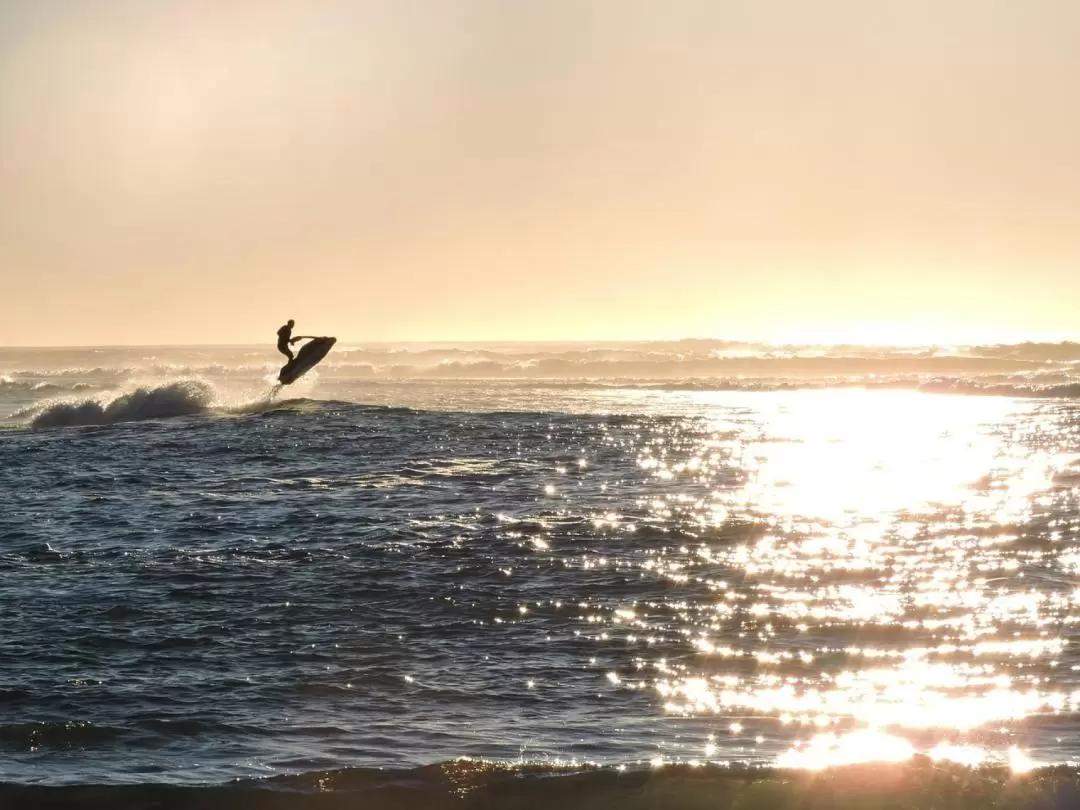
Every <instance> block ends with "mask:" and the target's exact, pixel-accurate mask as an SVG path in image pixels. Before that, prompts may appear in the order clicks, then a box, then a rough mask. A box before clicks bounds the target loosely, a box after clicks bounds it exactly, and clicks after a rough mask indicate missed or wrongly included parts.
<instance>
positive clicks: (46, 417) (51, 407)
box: [20, 380, 216, 427]
mask: <svg viewBox="0 0 1080 810" xmlns="http://www.w3.org/2000/svg"><path fill="white" fill-rule="evenodd" d="M215 399H216V396H215V392H214V388H213V386H211V385H210V384H209V383H206V382H203V381H202V380H178V381H174V382H169V383H165V384H163V385H158V386H145V387H139V388H135V389H133V390H131V391H126V392H124V393H121V394H116V395H114V396H112V397H111V398H88V399H80V400H66V401H61V402H51V403H46V404H45V405H43V406H39V407H38V408H35V409H34V410H33V411H32V413H31V414H26V413H24V414H20V415H26V416H31V419H30V424H31V425H32V426H33V427H71V426H75V425H112V424H116V423H117V422H139V421H143V420H146V419H167V418H170V417H176V416H194V415H197V414H200V413H205V412H207V411H208V410H210V409H211V408H212V407H213V405H214V401H215Z"/></svg>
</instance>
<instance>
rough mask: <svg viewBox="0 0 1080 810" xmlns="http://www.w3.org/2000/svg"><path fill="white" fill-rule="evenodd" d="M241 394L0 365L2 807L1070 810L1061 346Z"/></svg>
mask: <svg viewBox="0 0 1080 810" xmlns="http://www.w3.org/2000/svg"><path fill="white" fill-rule="evenodd" d="M281 359H282V358H281V357H280V356H279V355H277V354H276V353H275V352H274V351H273V347H121V348H99V349H80V348H72V349H5V350H2V351H0V492H3V495H4V502H5V505H4V509H3V510H0V616H3V618H4V628H5V629H4V634H3V640H2V642H0V650H2V654H3V659H4V662H5V665H4V667H3V668H2V669H0V754H2V756H0V803H4V806H13V807H14V806H35V807H48V806H53V805H55V806H82V807H86V806H91V807H92V806H97V805H98V804H100V805H101V806H103V807H116V806H131V807H136V806H146V805H147V803H150V804H154V803H156V804H157V805H159V806H163V807H168V806H177V807H181V806H190V805H191V803H192V802H194V801H202V802H203V803H207V804H209V805H211V806H216V805H214V804H213V803H214V802H217V803H219V804H221V805H222V806H223V805H224V804H226V803H235V802H241V803H244V802H246V803H248V804H252V805H258V803H259V802H261V801H263V800H264V799H265V797H266V795H267V792H268V791H269V792H270V793H272V794H273V795H274V796H275V797H276V798H275V799H274V800H273V802H274V804H273V806H287V803H288V802H289V801H291V800H292V799H290V798H289V797H291V796H295V797H298V798H296V801H298V802H300V801H305V800H306V799H308V798H310V797H312V796H314V795H323V794H326V795H327V796H328V797H329V798H328V799H327V801H328V802H330V801H333V800H336V799H335V797H337V798H338V799H340V800H341V802H342V806H348V805H349V803H356V802H365V803H366V805H370V806H373V807H379V806H386V807H398V806H425V807H435V806H443V804H444V803H445V804H446V806H450V804H454V803H457V804H455V806H476V807H481V806H493V807H494V806H520V807H526V806H538V807H539V806H550V804H551V803H553V802H556V801H557V802H560V803H562V804H564V805H566V806H568V807H569V806H573V804H572V801H571V799H570V798H569V797H570V796H571V795H572V796H574V797H577V798H575V799H573V801H577V800H578V799H580V800H581V801H582V802H583V804H582V805H581V806H589V805H588V804H587V802H586V799H588V801H593V802H595V805H594V806H610V804H612V803H620V804H626V805H627V806H643V807H644V806H682V805H680V802H682V803H684V804H685V806H696V805H695V802H701V801H704V797H706V796H720V795H723V796H725V797H727V798H725V799H724V801H725V802H729V804H730V806H736V805H737V804H738V802H742V804H739V805H738V806H745V807H755V806H762V807H765V806H776V801H777V799H776V797H777V795H778V794H776V793H775V792H770V791H773V790H779V789H780V788H777V787H776V785H777V784H780V783H773V782H768V779H769V778H771V776H770V774H775V773H779V772H780V771H776V770H774V769H777V768H779V769H786V770H784V771H782V772H783V773H789V774H791V773H795V774H802V775H801V776H794V777H790V776H789V777H785V779H787V780H788V781H786V782H784V783H783V784H786V785H789V787H790V785H799V786H800V787H799V788H798V789H799V790H800V791H803V792H804V794H805V795H811V794H812V795H815V796H818V799H817V800H818V801H819V802H822V803H823V804H820V806H839V805H838V801H839V800H838V799H837V798H836V796H835V795H834V794H835V792H836V791H838V790H841V787H840V786H841V783H843V791H849V789H854V788H853V786H852V785H851V784H848V783H847V782H844V780H845V779H850V778H852V777H850V774H851V773H855V772H856V771H851V770H850V769H852V768H854V769H858V768H860V767H870V768H877V769H878V770H877V771H875V773H877V774H879V776H880V775H881V774H885V773H886V770H882V768H883V767H884V766H883V765H882V763H887V764H888V768H891V769H893V770H888V771H887V772H888V773H891V774H894V776H895V778H896V779H897V780H899V781H900V782H902V783H903V785H904V788H903V790H907V791H911V792H912V795H915V794H916V793H918V792H919V791H923V793H919V794H918V795H924V796H926V797H929V798H928V799H927V800H926V802H924V804H925V806H937V805H936V804H934V802H939V801H941V800H942V797H943V796H945V795H946V794H947V793H948V791H947V790H945V789H944V788H941V786H940V784H939V780H940V779H941V778H943V777H942V774H946V775H948V778H949V779H951V780H952V781H951V782H950V783H949V784H950V785H952V787H951V788H949V789H950V790H954V791H955V790H960V788H958V787H957V785H959V784H961V783H962V789H963V791H968V793H965V794H964V795H966V796H969V797H971V798H970V800H971V801H972V802H974V804H972V806H980V805H979V804H978V801H979V799H978V797H983V798H985V797H987V796H991V797H997V798H995V801H996V800H997V799H999V798H1000V797H1002V796H1013V794H1012V793H1009V791H1015V796H1013V798H1009V799H1008V802H1012V803H1011V804H1006V805H1004V806H1028V803H1030V802H1036V801H1041V802H1043V804H1042V805H1041V806H1048V807H1056V806H1060V807H1067V806H1072V805H1071V804H1070V802H1072V801H1074V800H1075V799H1076V798H1077V797H1078V796H1080V793H1077V792H1072V793H1070V792H1069V791H1071V790H1074V789H1075V787H1076V777H1075V770H1073V768H1074V766H1075V764H1076V762H1077V760H1080V655H1078V653H1077V649H1076V640H1077V635H1078V631H1077V626H1078V624H1080V589H1078V587H1077V573H1078V571H1080V542H1078V538H1080V519H1078V518H1077V515H1078V506H1080V403H1078V402H1077V395H1078V394H1080V371H1078V367H1077V364H1078V363H1080V345H1076V344H1024V345H1014V346H971V347H899V348H882V347H860V346H833V347H819V346H772V345H765V344H754V343H741V342H730V341H698V340H695V341H680V342H670V343H606V344H600V343H594V344H587V345H586V344H532V345H529V344H485V345H480V344H459V345H452V344H440V345H435V344H425V345H416V344H412V345H410V344H401V345H355V346H349V345H342V344H338V346H337V347H335V349H334V351H333V352H331V354H330V355H329V357H328V358H327V359H326V360H325V361H324V362H323V363H322V364H320V365H319V366H318V367H317V368H316V369H315V370H314V371H313V372H312V373H310V374H309V375H307V376H306V377H304V378H303V379H302V380H301V381H299V382H298V383H297V384H295V385H293V386H288V387H285V388H284V389H281V390H276V388H275V379H276V374H277V371H278V368H279V367H280V365H281V363H280V362H279V361H280V360H281ZM831 766H844V767H846V768H848V769H849V770H844V771H842V772H838V773H842V774H848V776H832V777H829V779H830V780H833V781H821V779H823V778H824V777H821V778H819V777H818V776H814V774H820V773H822V771H821V770H820V769H822V768H825V767H831ZM971 769H975V770H971ZM1055 769H1057V770H1055ZM829 773H832V772H829ZM972 773H977V774H978V778H973V777H969V776H966V775H965V774H972ZM1018 774H1035V775H1037V776H1032V777H1030V778H1031V780H1033V781H1029V782H1025V783H1024V784H1023V785H1019V784H1018V783H1017V782H1016V781H1015V780H1016V779H1017V778H1018ZM553 775H558V776H559V778H558V779H555V780H554V781H553V780H551V779H550V777H552V776H553ZM880 778H881V779H885V777H884V776H880ZM620 780H621V781H620ZM761 780H766V781H765V782H762V781H761ZM791 780H794V781H791ZM815 780H816V781H815ZM836 780H839V781H836ZM957 780H960V781H957ZM1039 780H1041V781H1039ZM886 781H887V780H886ZM766 783H768V784H766ZM875 784H877V787H878V788H881V790H886V788H888V789H889V790H894V789H896V784H898V783H891V784H892V787H891V788H889V786H888V784H886V782H880V783H875ZM768 785H773V787H768ZM93 786H97V787H93ZM864 787H865V785H864ZM871 787H872V786H871ZM783 789H784V790H788V789H789V788H783ZM866 789H867V790H869V789H870V788H866ZM874 789H877V788H874ZM190 791H196V792H195V793H191V792H190ZM830 791H833V792H832V793H830ZM843 791H841V792H843ZM943 791H944V792H943ZM980 791H981V792H980ZM886 792H887V791H886ZM785 795H786V794H785ZM845 795H846V794H845ZM860 795H862V794H860ZM867 795H869V794H867ZM950 795H951V794H950ZM200 797H201V798H200ZM740 797H741V798H740ZM829 797H832V798H831V799H830V798H829ZM863 798H864V799H866V802H867V804H866V806H877V805H876V804H875V803H874V800H873V799H872V797H871V798H867V797H866V796H863ZM736 799H738V802H737V801H736ZM986 800H987V801H989V799H986ZM266 801H267V802H269V801H270V800H266ZM410 802H411V803H412V804H411V805H410ZM634 802H639V804H638V805H634ZM298 806H304V805H302V804H301V805H298ZM325 806H336V805H334V804H327V805H325ZM720 806H728V805H724V804H721V805H720ZM852 806H856V805H852Z"/></svg>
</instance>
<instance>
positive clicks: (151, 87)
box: [0, 0, 1080, 344]
mask: <svg viewBox="0 0 1080 810" xmlns="http://www.w3.org/2000/svg"><path fill="white" fill-rule="evenodd" d="M1078 43H1080V3H1077V2H1076V0H904V2H893V1H892V0H814V2H808V1H807V0H664V2H657V0H320V1H319V2H314V1H312V2H306V1H304V0H184V2H169V1H168V0H157V1H155V2H151V1H150V0H141V1H140V0H82V1H80V0H55V2H42V1H41V0H22V1H20V0H0V283H2V285H3V291H4V300H5V301H6V302H7V308H6V312H5V317H4V318H3V320H2V326H0V341H2V342H3V343H4V344H93V343H191V342H197V343H235V342H257V341H264V340H265V341H270V340H272V339H273V337H274V331H275V330H276V328H277V327H278V326H279V325H280V324H281V322H282V321H284V320H285V319H286V318H288V317H293V318H295V319H296V320H297V321H298V326H299V329H298V331H299V332H301V333H304V334H307V333H309V332H316V333H328V334H336V335H338V336H340V337H342V338H344V339H346V340H429V339H430V340H434V339H439V340H470V339H493V340H494V339H525V340H536V339H590V338H605V339H613V338H679V337H688V336H701V337H704V336H711V337H734V338H747V337H749V338H765V339H769V338H777V339H796V340H813V339H815V338H819V339H822V340H860V339H865V340H875V339H881V340H893V339H896V340H906V339H911V340H963V339H965V338H967V337H970V338H971V339H975V340H983V339H995V338H997V337H1001V338H1002V339H1017V338H1020V337H1024V336H1028V335H1031V336H1038V337H1056V336H1072V337H1076V336H1078V335H1080V304H1078V302H1080V85H1078V83H1077V80H1078V77H1080V46H1078Z"/></svg>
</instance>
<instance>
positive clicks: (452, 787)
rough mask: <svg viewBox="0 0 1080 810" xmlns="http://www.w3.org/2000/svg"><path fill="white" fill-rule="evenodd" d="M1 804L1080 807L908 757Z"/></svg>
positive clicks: (47, 792)
mask: <svg viewBox="0 0 1080 810" xmlns="http://www.w3.org/2000/svg"><path fill="white" fill-rule="evenodd" d="M0 805H2V806H4V807H12V808H21V807H34V808H42V810H51V809H52V808H80V810H95V808H110V809H112V808H115V809H116V810H128V808H130V809H131V810H135V808H147V807H154V808H159V810H171V808H178V809H179V808H185V809H190V808H221V810H226V808H229V809H230V810H231V808H235V807H244V808H251V810H260V809H261V808H275V810H288V809H289V808H297V809H298V810H299V809H300V808H305V809H306V808H324V810H333V809H336V808H342V809H344V808H354V807H363V808H365V810H391V808H393V809H394V810H414V809H415V810H419V808H425V809H426V810H442V809H443V808H447V810H449V808H455V810H489V808H490V809H491V810H494V808H506V809H510V808H513V809H514V810H531V808H551V807H559V808H560V810H586V808H588V809H589V810H595V808H606V807H620V808H622V810H645V808H650V810H652V809H659V808H664V809H665V810H667V809H668V808H670V809H671V810H680V809H681V808H687V810H689V809H690V808H693V809H694V810H699V808H705V807H708V808H713V809H715V810H728V809H731V810H734V808H739V810H766V808H768V809H769V810H772V808H781V807H788V808H794V807H801V808H836V810H855V809H856V808H860V809H863V808H865V810H870V808H883V807H889V808H894V809H895V810H901V808H916V807H927V808H931V807H933V808H941V807H955V808H982V807H994V808H998V809H999V810H1013V809H1014V808H1015V809H1017V810H1019V809H1020V808H1024V809H1028V808H1030V809H1031V810H1034V808H1039V810H1065V808H1075V807H1077V806H1078V805H1080V777H1078V772H1077V770H1076V769H1075V768H1070V767H1056V768H1046V769H1042V770H1039V771H1034V772H1031V773H1027V774H1023V775H1015V774H1012V773H1010V772H1009V771H1008V770H1007V769H1005V768H1001V767H983V768H979V769H970V768H966V767H963V766H958V765H951V764H946V763H938V762H931V761H930V760H928V759H926V758H916V759H913V760H911V761H909V762H906V763H902V764H884V765H883V764H874V765H865V766H846V767H841V768H834V769H830V770H826V771H822V772H811V771H779V770H773V769H756V768H749V767H716V766H706V767H691V766H667V767H660V768H648V767H639V768H634V769H628V770H625V771H623V770H615V769H599V768H582V767H581V766H578V767H576V768H574V767H559V766H556V765H527V764H525V765H510V764H500V763H491V762H482V761H472V760H458V761H453V762H445V763H442V764H439V765H432V766H428V767H424V768H414V769H407V770H406V769H403V770H375V769H363V768H355V769H349V770H337V771H313V772H309V773H303V774H298V775H295V776H280V777H274V778H270V779H265V780H244V781H237V782H233V783H231V784H226V785H213V786H179V785H165V784H156V785H155V784H136V785H116V786H106V785H70V786H53V787H46V786H37V785H17V784H0Z"/></svg>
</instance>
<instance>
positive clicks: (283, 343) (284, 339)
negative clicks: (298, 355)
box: [277, 318, 297, 362]
mask: <svg viewBox="0 0 1080 810" xmlns="http://www.w3.org/2000/svg"><path fill="white" fill-rule="evenodd" d="M295 325H296V324H295V322H294V321H293V319H292V318H289V322H288V323H287V324H285V325H284V326H283V327H281V328H280V329H278V330H277V348H278V351H279V352H281V353H282V354H283V355H285V356H286V357H288V358H289V362H292V359H293V353H292V349H290V348H289V344H290V343H295V342H296V340H297V338H294V337H293V336H292V330H293V327H294V326H295Z"/></svg>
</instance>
